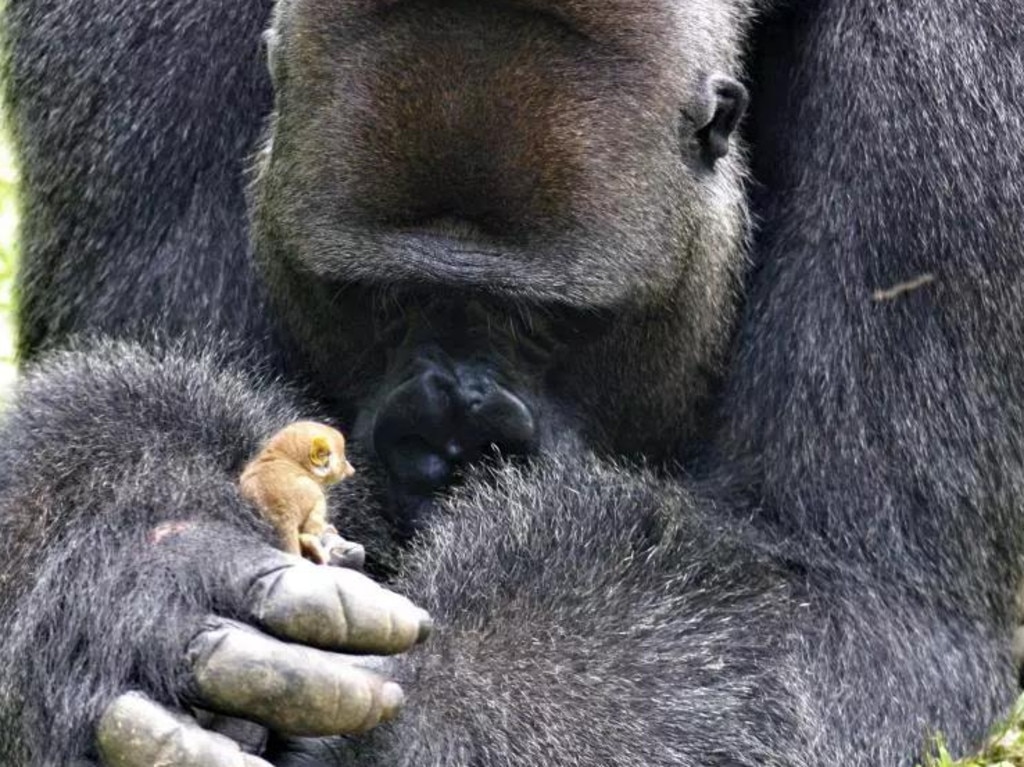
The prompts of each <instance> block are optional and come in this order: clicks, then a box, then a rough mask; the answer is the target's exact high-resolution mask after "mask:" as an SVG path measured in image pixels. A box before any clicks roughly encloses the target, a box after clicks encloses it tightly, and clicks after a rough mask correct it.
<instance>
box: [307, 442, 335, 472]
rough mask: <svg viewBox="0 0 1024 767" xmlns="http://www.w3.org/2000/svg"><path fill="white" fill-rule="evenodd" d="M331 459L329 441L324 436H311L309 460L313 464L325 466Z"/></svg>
mask: <svg viewBox="0 0 1024 767" xmlns="http://www.w3.org/2000/svg"><path fill="white" fill-rule="evenodd" d="M330 461H331V443H330V442H328V441H327V439H326V438H324V437H313V442H312V444H311V445H310V446H309V462H310V463H311V464H313V465H314V466H327V464H329V463H330Z"/></svg>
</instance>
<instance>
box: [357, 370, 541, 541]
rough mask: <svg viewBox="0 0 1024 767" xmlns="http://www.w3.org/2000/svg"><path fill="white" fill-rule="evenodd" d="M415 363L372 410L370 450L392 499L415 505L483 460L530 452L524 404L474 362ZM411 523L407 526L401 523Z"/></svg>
mask: <svg viewBox="0 0 1024 767" xmlns="http://www.w3.org/2000/svg"><path fill="white" fill-rule="evenodd" d="M437 356H438V355H436V354H434V355H431V357H429V358H426V357H420V358H418V359H417V361H416V363H415V364H414V365H413V374H412V375H411V376H410V377H408V378H407V379H405V380H404V381H403V382H402V383H400V384H399V385H398V386H396V387H395V388H394V389H393V390H392V391H391V392H390V393H389V394H388V396H387V397H386V398H385V400H384V403H383V404H382V406H381V407H380V408H379V410H378V411H377V414H376V417H375V419H374V424H373V444H374V448H375V450H376V452H377V455H378V457H379V458H380V459H381V462H382V463H383V464H384V466H385V467H386V469H387V473H388V479H389V483H390V485H391V489H392V491H393V495H394V496H395V497H397V498H403V499H417V502H416V503H412V504H405V505H406V506H409V507H410V508H417V509H421V508H423V504H422V503H419V502H418V501H421V500H423V498H424V497H429V496H430V495H432V494H433V493H435V492H436V491H438V490H440V489H442V488H444V487H446V486H448V485H450V484H451V482H452V481H453V479H454V475H455V473H456V470H457V469H458V468H459V467H460V466H462V465H464V464H467V463H470V462H472V461H474V460H477V459H479V458H480V457H482V456H483V455H485V454H487V453H489V452H491V451H497V452H499V453H501V454H503V455H513V454H522V453H527V452H530V451H531V450H532V449H533V445H534V442H535V439H536V434H537V424H536V420H535V419H534V416H533V413H532V412H531V410H530V408H529V406H528V405H527V404H526V402H525V401H524V400H523V399H522V398H521V397H519V396H518V395H516V394H515V393H514V392H512V391H511V390H510V389H509V388H508V387H506V386H504V385H502V384H501V383H500V382H499V381H498V380H497V377H496V375H495V373H494V371H493V370H492V369H490V368H489V367H488V366H487V365H484V364H481V363H453V362H451V361H450V360H446V359H445V360H438V359H437ZM406 521H410V522H412V521H413V520H406Z"/></svg>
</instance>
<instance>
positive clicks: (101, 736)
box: [97, 692, 271, 767]
mask: <svg viewBox="0 0 1024 767" xmlns="http://www.w3.org/2000/svg"><path fill="white" fill-rule="evenodd" d="M97 745H98V746H99V751H100V757H101V758H102V760H103V764H104V765H105V766H106V767H152V765H155V764H165V765H174V767H271V765H270V763H269V762H265V761H263V760H262V759H259V758H257V757H255V756H251V755H250V754H246V753H243V752H242V749H241V747H240V746H239V745H238V744H237V743H235V742H234V741H232V740H231V739H229V738H226V737H224V736H223V735H218V734H217V733H213V732H207V731H206V730H204V729H203V728H201V727H200V726H199V725H198V724H197V723H196V722H195V721H194V720H192V719H190V718H189V717H187V716H185V715H184V714H179V713H175V712H172V711H170V710H168V709H166V708H164V707H163V706H161V705H159V704H157V703H155V702H153V701H152V700H150V699H149V698H147V697H146V696H145V695H142V694H141V693H134V692H133V693H126V694H124V695H122V696H120V697H119V698H117V699H115V700H114V702H113V703H111V704H110V705H109V706H107V709H106V711H105V712H104V714H103V717H102V718H101V719H100V723H99V728H98V730H97Z"/></svg>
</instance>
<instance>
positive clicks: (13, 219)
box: [0, 112, 18, 400]
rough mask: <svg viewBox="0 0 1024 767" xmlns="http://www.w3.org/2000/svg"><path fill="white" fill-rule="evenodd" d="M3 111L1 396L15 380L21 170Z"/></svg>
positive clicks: (0, 118)
mask: <svg viewBox="0 0 1024 767" xmlns="http://www.w3.org/2000/svg"><path fill="white" fill-rule="evenodd" d="M2 126H3V113H2V112H0V400H2V399H3V398H4V394H5V393H6V392H7V391H8V389H9V388H10V386H11V384H12V383H13V381H14V372H15V368H14V301H15V295H14V265H15V259H16V257H17V244H18V242H17V236H18V235H17V232H18V207H17V197H16V194H15V188H16V185H17V181H18V174H17V171H16V169H15V165H14V156H13V155H12V154H11V150H10V144H9V143H8V141H7V137H6V135H5V133H4V132H3V128H2Z"/></svg>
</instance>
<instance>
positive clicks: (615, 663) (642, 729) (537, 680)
mask: <svg viewBox="0 0 1024 767" xmlns="http://www.w3.org/2000/svg"><path fill="white" fill-rule="evenodd" d="M702 490H704V491H707V492H708V493H709V494H710V493H711V491H710V490H709V489H708V488H706V487H705V488H702ZM726 509H727V507H726V506H725V504H724V503H722V504H715V505H712V504H710V503H709V502H707V501H706V500H704V501H701V500H699V499H697V498H696V497H695V496H694V495H693V494H691V493H689V492H687V491H685V490H684V489H683V488H682V487H681V486H680V485H678V484H676V483H671V482H663V481H660V480H657V479H655V478H653V477H652V476H650V475H648V474H646V473H644V472H636V471H630V470H626V469H624V468H621V467H617V466H613V465H609V464H607V463H603V462H600V461H597V460H594V459H592V458H587V457H580V456H579V455H567V454H563V455H562V456H561V457H560V458H558V459H550V460H548V459H544V460H541V461H538V462H537V463H536V465H534V466H532V467H531V468H529V469H527V470H517V469H513V468H509V467H506V468H504V469H502V470H500V471H499V472H498V473H497V474H495V475H494V476H490V477H480V476H478V477H477V478H476V479H475V480H474V481H473V482H472V483H471V484H470V485H469V486H467V487H466V488H464V489H463V490H462V491H460V492H459V494H458V496H457V498H456V499H455V501H454V502H453V503H452V504H451V507H450V510H449V511H450V513H449V514H448V515H447V516H446V518H445V519H444V520H443V521H442V522H441V523H440V524H438V525H436V526H435V527H433V528H432V529H431V530H430V532H429V533H427V534H426V535H425V538H424V540H423V541H422V542H421V543H420V544H419V546H418V548H417V556H416V557H414V558H410V562H411V563H413V564H412V566H411V567H410V569H409V570H408V571H407V572H406V573H405V574H404V576H403V579H402V580H401V589H402V590H403V592H405V593H408V594H410V595H412V596H413V597H414V598H415V599H416V600H418V602H419V603H420V604H423V605H424V606H426V607H428V608H429V609H430V610H431V614H432V615H433V616H434V618H435V620H436V621H437V623H438V631H437V632H436V634H435V636H434V637H433V638H432V639H431V641H430V642H428V643H427V644H425V645H424V646H422V647H421V648H418V649H417V650H415V651H414V652H413V653H410V654H409V655H407V656H404V657H403V658H401V659H399V660H398V661H397V664H398V666H399V669H400V670H399V671H398V672H397V674H396V678H397V679H399V680H400V681H402V682H403V685H404V688H405V689H406V692H407V695H408V698H407V701H408V703H407V706H406V708H405V709H404V711H403V713H402V715H401V716H400V717H399V718H398V719H396V720H395V721H394V722H392V723H390V724H389V725H388V727H385V728H381V729H379V730H375V731H374V732H372V733H370V734H369V735H368V736H367V737H366V738H364V739H357V740H352V739H345V740H344V741H340V740H336V739H324V740H295V741H291V742H289V743H288V744H286V746H285V747H284V748H283V749H281V750H280V751H276V750H275V751H273V752H272V753H271V754H270V755H268V758H270V759H272V760H273V761H274V763H275V764H278V765H281V767H307V766H308V767H313V765H349V764H359V765H413V764H415V765H421V766H428V765H429V766H438V765H444V766H445V767H465V766H467V765H498V764H502V765H516V766H517V767H518V766H519V765H524V766H525V765H559V767H562V766H563V765H570V766H573V767H575V766H577V765H578V766H579V767H595V766H598V765H616V766H617V767H640V766H641V765H643V766H644V767H657V766H661V765H665V766H666V767H667V766H668V765H672V766H673V767H679V766H680V765H684V766H693V767H696V766H697V765H700V766H701V767H719V766H722V767H724V765H730V766H733V767H735V766H736V765H749V766H750V767H753V766H754V765H759V766H763V765H783V764H784V765H788V766H790V767H792V766H793V765H804V766H805V767H812V766H815V767H816V766H817V765H822V764H864V765H883V764H884V765H901V766H903V765H907V766H909V765H912V764H915V763H917V760H918V756H919V752H918V749H920V748H922V747H923V746H924V744H925V742H926V739H927V738H928V737H929V736H930V734H931V733H933V732H934V731H936V730H941V731H942V732H943V733H944V734H946V735H947V736H948V737H949V738H950V739H951V740H952V741H954V742H961V743H962V742H965V740H966V739H968V738H972V737H979V736H980V735H981V734H982V733H984V731H985V728H986V727H987V726H988V725H989V724H990V723H991V721H992V717H993V716H994V712H996V711H998V710H999V709H1000V706H1001V705H1002V704H1003V702H1004V701H1005V699H1006V698H1005V696H1006V694H1007V693H1008V689H1007V688H1008V686H1009V684H1010V683H1011V681H1012V680H1011V677H1010V675H1009V674H1008V673H1006V672H1007V665H1006V647H1005V644H1006V642H1005V637H1001V636H999V635H998V634H997V633H990V632H989V631H987V630H986V629H985V628H982V626H983V625H984V624H983V623H982V622H981V621H978V620H975V619H974V617H972V616H970V615H969V614H967V613H966V612H964V606H963V605H962V604H938V603H936V602H935V601H934V600H933V599H926V598H924V597H923V595H922V590H921V589H920V587H919V586H917V585H916V584H914V583H913V582H912V581H913V578H914V575H915V574H914V573H912V572H910V571H908V572H907V573H906V574H905V575H904V576H901V577H898V578H897V577H896V576H891V577H890V579H888V580H886V579H883V578H880V577H878V576H877V575H875V574H872V573H870V572H869V571H868V570H867V569H866V568H862V569H858V568H855V567H842V566H839V565H837V564H836V559H835V557H832V556H828V557H826V556H820V557H816V556H814V555H811V554H808V553H807V552H806V551H801V552H795V551H790V550H789V548H788V547H784V546H781V545H772V544H771V543H770V542H768V541H766V540H763V539H761V540H759V539H758V533H757V532H756V531H755V530H753V529H751V527H750V526H749V523H743V522H739V523H738V522H737V521H736V519H735V518H733V517H731V516H729V515H728V512H727V510H726ZM481 510H486V513H481ZM965 685H969V686H970V689H972V690H975V691H976V692H977V697H976V698H973V699H972V701H971V709H972V712H973V713H972V714H971V717H970V721H969V722H965V711H964V703H963V700H962V698H960V697H958V696H959V695H960V694H961V692H962V690H963V689H964V687H965Z"/></svg>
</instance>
